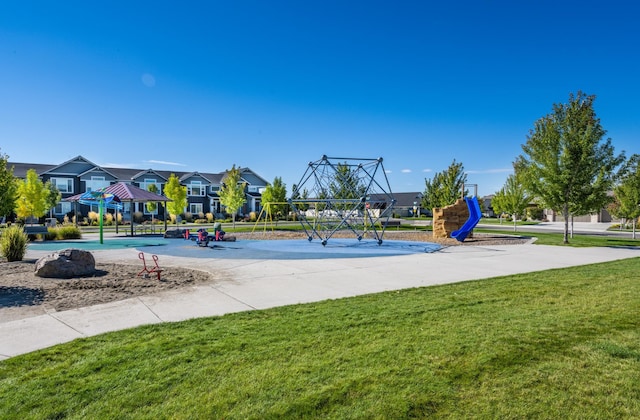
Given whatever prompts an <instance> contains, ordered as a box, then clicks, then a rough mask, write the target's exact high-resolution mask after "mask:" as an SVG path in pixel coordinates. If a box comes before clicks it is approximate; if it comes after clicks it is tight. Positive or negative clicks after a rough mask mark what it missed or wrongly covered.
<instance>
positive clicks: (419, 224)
mask: <svg viewBox="0 0 640 420" xmlns="http://www.w3.org/2000/svg"><path fill="white" fill-rule="evenodd" d="M412 224H413V226H414V227H416V228H418V227H424V228H426V227H429V226H431V220H416V221H414V222H413V223H412Z"/></svg>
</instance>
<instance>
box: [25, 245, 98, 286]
mask: <svg viewBox="0 0 640 420" xmlns="http://www.w3.org/2000/svg"><path fill="white" fill-rule="evenodd" d="M95 271H96V260H95V259H94V258H93V254H92V253H90V252H89V251H83V250H81V249H75V248H67V249H63V250H60V251H58V252H55V253H53V254H51V255H47V256H46V257H42V258H40V259H39V260H38V261H37V262H36V268H35V275H36V276H38V277H49V278H57V279H69V278H73V277H83V276H89V275H92V274H94V273H95Z"/></svg>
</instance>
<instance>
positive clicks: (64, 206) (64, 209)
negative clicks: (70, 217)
mask: <svg viewBox="0 0 640 420" xmlns="http://www.w3.org/2000/svg"><path fill="white" fill-rule="evenodd" d="M70 211H71V203H70V202H68V201H61V202H59V203H58V204H57V205H56V206H55V207H54V208H53V214H55V215H56V216H64V215H65V214H67V213H69V212H70Z"/></svg>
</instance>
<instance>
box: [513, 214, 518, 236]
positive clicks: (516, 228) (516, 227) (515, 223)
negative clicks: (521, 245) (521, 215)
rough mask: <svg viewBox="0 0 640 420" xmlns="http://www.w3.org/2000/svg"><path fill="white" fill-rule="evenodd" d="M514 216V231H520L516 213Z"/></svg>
mask: <svg viewBox="0 0 640 420" xmlns="http://www.w3.org/2000/svg"><path fill="white" fill-rule="evenodd" d="M512 217H513V231H514V232H517V231H518V224H517V222H516V215H515V214H514V215H513V216H512Z"/></svg>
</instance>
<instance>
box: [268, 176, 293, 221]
mask: <svg viewBox="0 0 640 420" xmlns="http://www.w3.org/2000/svg"><path fill="white" fill-rule="evenodd" d="M286 199H287V186H286V185H285V183H284V182H282V178H280V177H278V176H277V177H275V178H274V179H273V184H267V187H266V188H265V189H264V192H263V193H262V205H263V206H264V208H265V210H266V212H267V215H268V216H269V217H270V218H272V217H273V215H274V214H275V215H278V214H280V215H282V214H284V213H285V212H286V210H287V207H288V205H287V204H282V203H285V201H286ZM276 220H277V219H276Z"/></svg>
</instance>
